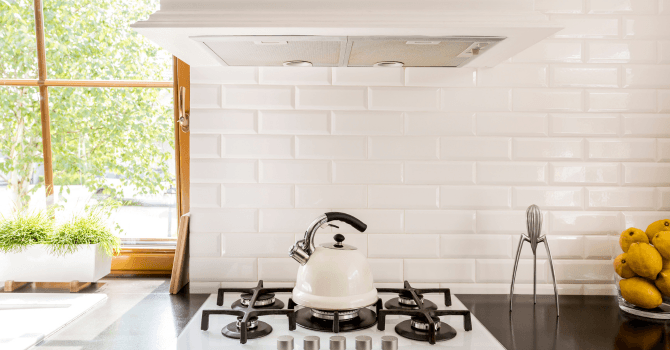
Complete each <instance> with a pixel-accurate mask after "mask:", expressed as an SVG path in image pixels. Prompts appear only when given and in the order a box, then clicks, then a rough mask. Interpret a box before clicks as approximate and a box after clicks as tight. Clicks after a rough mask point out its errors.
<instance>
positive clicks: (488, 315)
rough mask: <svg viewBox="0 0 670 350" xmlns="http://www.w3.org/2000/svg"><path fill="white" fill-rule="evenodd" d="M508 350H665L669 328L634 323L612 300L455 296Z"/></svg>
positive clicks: (615, 301)
mask: <svg viewBox="0 0 670 350" xmlns="http://www.w3.org/2000/svg"><path fill="white" fill-rule="evenodd" d="M457 297H458V299H460V300H461V301H462V302H463V304H465V306H466V307H467V308H468V309H469V310H470V311H471V312H472V313H473V314H474V315H475V317H477V319H479V321H480V322H481V323H482V324H483V325H484V326H485V327H486V328H488V330H489V331H490V332H491V333H492V334H493V335H494V336H495V337H496V338H497V339H498V341H500V343H501V344H502V345H503V346H505V348H507V349H508V350H526V349H527V350H544V349H548V350H553V349H557V350H571V349H580V350H589V349H598V350H600V349H619V350H623V349H645V350H651V349H654V350H656V349H658V350H661V349H666V350H667V349H670V325H664V324H663V323H657V322H649V321H646V320H640V319H634V318H632V317H630V316H628V315H627V314H624V313H622V312H620V311H619V306H618V304H617V299H616V297H614V296H582V295H579V296H577V295H575V296H572V295H566V296H560V297H559V304H560V311H561V315H560V317H558V319H557V318H556V307H555V304H554V297H553V296H546V295H543V296H538V297H537V305H533V296H532V295H517V296H515V297H514V311H512V312H511V313H510V312H509V297H508V296H507V295H457Z"/></svg>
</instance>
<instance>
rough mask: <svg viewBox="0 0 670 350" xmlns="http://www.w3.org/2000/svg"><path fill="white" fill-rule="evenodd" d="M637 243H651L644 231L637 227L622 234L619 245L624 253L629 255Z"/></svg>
mask: <svg viewBox="0 0 670 350" xmlns="http://www.w3.org/2000/svg"><path fill="white" fill-rule="evenodd" d="M635 242H641V243H650V242H649V238H647V235H646V234H644V231H642V230H640V229H637V228H635V227H630V228H627V229H625V230H623V232H621V235H620V236H619V245H620V246H621V250H623V252H624V253H628V249H629V248H630V245H631V244H633V243H635Z"/></svg>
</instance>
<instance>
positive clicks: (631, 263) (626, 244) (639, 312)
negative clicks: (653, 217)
mask: <svg viewBox="0 0 670 350" xmlns="http://www.w3.org/2000/svg"><path fill="white" fill-rule="evenodd" d="M619 246H620V247H621V250H622V251H623V253H621V254H618V255H617V256H616V257H614V261H613V265H614V272H615V275H614V279H615V283H616V286H617V292H618V296H619V308H621V310H623V311H624V312H627V313H630V314H633V315H636V316H640V317H646V318H652V319H660V320H670V219H665V220H659V221H656V222H653V223H652V224H651V225H649V226H648V227H647V229H646V230H645V231H642V230H641V229H638V228H635V227H630V228H627V229H625V230H624V231H623V232H621V235H620V236H619Z"/></svg>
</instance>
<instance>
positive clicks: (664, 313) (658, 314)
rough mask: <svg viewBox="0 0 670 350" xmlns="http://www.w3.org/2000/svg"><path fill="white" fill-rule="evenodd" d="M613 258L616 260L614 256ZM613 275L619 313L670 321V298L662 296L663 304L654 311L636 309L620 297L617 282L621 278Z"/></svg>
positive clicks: (615, 274) (619, 288)
mask: <svg viewBox="0 0 670 350" xmlns="http://www.w3.org/2000/svg"><path fill="white" fill-rule="evenodd" d="M614 258H616V256H615V257H614ZM613 262H614V259H612V263H613ZM612 269H614V267H612ZM613 273H614V284H615V285H616V292H617V299H618V301H619V309H621V311H623V312H625V313H629V314H631V315H635V316H637V317H642V318H648V319H653V320H670V298H666V297H665V296H664V297H663V304H661V305H659V306H658V307H657V308H654V309H643V308H641V307H637V306H635V305H633V304H631V303H629V302H627V301H626V299H624V298H623V297H622V296H621V287H619V281H621V280H622V279H623V278H621V277H620V276H619V275H617V273H616V272H613Z"/></svg>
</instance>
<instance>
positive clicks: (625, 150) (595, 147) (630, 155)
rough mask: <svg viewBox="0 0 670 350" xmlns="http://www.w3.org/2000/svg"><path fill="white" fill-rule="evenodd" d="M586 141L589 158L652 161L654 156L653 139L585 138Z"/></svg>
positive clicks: (654, 144)
mask: <svg viewBox="0 0 670 350" xmlns="http://www.w3.org/2000/svg"><path fill="white" fill-rule="evenodd" d="M586 143H587V146H588V150H589V151H588V158H589V159H595V160H609V161H612V160H623V161H626V160H628V161H630V160H637V161H642V160H646V161H653V160H655V158H656V142H655V140H654V139H635V140H633V139H630V140H622V139H602V140H599V139H587V140H586Z"/></svg>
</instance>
